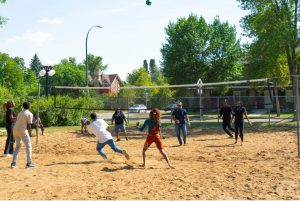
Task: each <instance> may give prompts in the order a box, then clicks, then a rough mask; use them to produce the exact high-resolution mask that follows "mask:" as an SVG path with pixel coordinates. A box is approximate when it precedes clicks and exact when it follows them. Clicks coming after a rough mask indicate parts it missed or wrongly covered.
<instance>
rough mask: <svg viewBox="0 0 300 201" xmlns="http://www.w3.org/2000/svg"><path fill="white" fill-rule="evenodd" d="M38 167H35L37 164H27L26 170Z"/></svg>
mask: <svg viewBox="0 0 300 201" xmlns="http://www.w3.org/2000/svg"><path fill="white" fill-rule="evenodd" d="M35 167H36V166H35V164H33V163H27V164H26V168H35Z"/></svg>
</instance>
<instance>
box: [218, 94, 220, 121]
mask: <svg viewBox="0 0 300 201" xmlns="http://www.w3.org/2000/svg"><path fill="white" fill-rule="evenodd" d="M217 107H218V123H220V115H219V114H220V97H218V99H217Z"/></svg>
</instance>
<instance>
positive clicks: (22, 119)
mask: <svg viewBox="0 0 300 201" xmlns="http://www.w3.org/2000/svg"><path fill="white" fill-rule="evenodd" d="M29 108H30V104H29V103H28V102H24V103H23V110H22V111H21V112H20V113H19V114H18V116H17V121H16V124H15V127H14V131H13V134H14V137H15V141H16V149H15V151H14V155H13V160H12V163H11V167H12V168H16V166H17V159H18V154H19V151H20V148H21V141H23V142H24V144H25V146H26V154H27V164H26V168H34V167H35V164H33V163H32V148H31V141H30V137H31V124H32V119H33V114H32V113H31V112H30V111H29Z"/></svg>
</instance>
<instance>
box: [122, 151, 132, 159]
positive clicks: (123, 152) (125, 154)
mask: <svg viewBox="0 0 300 201" xmlns="http://www.w3.org/2000/svg"><path fill="white" fill-rule="evenodd" d="M122 154H123V155H124V156H125V158H126V159H127V160H129V159H130V156H129V155H128V153H127V151H126V150H123V151H122Z"/></svg>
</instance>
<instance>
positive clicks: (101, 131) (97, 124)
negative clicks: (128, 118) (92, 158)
mask: <svg viewBox="0 0 300 201" xmlns="http://www.w3.org/2000/svg"><path fill="white" fill-rule="evenodd" d="M90 117H91V119H92V121H91V122H89V121H87V122H86V124H87V125H88V126H87V128H88V130H89V131H90V132H91V133H93V134H94V135H95V136H96V137H98V142H97V147H96V149H97V151H98V153H99V154H100V155H101V156H102V157H103V158H104V159H107V156H106V154H105V152H104V151H103V148H104V147H105V145H107V144H108V145H109V146H110V148H111V149H112V150H114V152H117V153H120V154H123V155H124V156H125V158H126V159H127V160H129V158H130V157H129V155H128V154H127V152H126V150H122V149H120V148H119V147H118V146H117V145H116V144H115V142H114V140H113V137H112V135H111V133H110V132H108V131H107V130H106V129H107V128H108V127H109V126H108V124H107V123H106V122H105V121H104V120H103V119H97V114H96V113H95V112H93V113H91V115H90Z"/></svg>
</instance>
